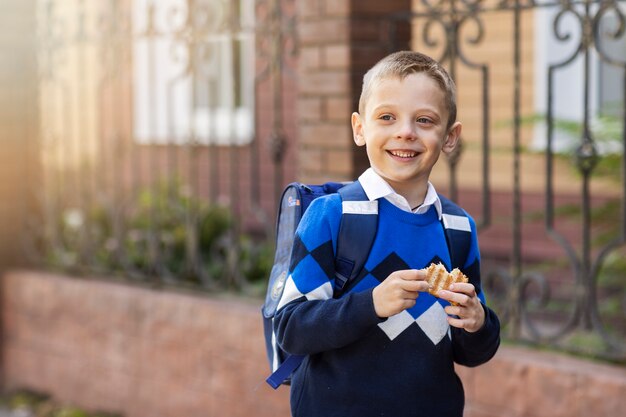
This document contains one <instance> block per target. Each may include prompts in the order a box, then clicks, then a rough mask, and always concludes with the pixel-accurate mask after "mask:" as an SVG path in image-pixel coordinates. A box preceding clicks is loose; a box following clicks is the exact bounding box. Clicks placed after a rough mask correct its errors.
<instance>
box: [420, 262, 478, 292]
mask: <svg viewBox="0 0 626 417" xmlns="http://www.w3.org/2000/svg"><path fill="white" fill-rule="evenodd" d="M425 271H426V282H428V286H429V289H428V292H429V293H430V294H432V295H434V296H435V297H438V294H439V291H441V290H447V289H448V288H450V285H452V284H456V283H457V282H468V278H467V276H466V275H465V274H464V273H463V272H461V271H460V270H459V269H458V268H454V269H453V270H452V272H448V270H447V269H446V267H445V266H443V265H442V264H441V263H438V264H436V265H435V264H434V263H433V264H430V265H429V266H428V268H425Z"/></svg>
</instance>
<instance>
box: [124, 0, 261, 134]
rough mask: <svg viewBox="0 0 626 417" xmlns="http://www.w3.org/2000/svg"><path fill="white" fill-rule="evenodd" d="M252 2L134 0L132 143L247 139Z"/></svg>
mask: <svg viewBox="0 0 626 417" xmlns="http://www.w3.org/2000/svg"><path fill="white" fill-rule="evenodd" d="M188 5H190V6H188ZM254 10H255V8H254V0H234V1H227V2H224V1H219V0H196V1H195V2H190V3H188V2H185V1H182V0H159V1H158V2H157V1H154V0H135V1H134V4H133V23H134V25H135V28H134V39H135V40H134V46H133V100H134V134H135V138H136V141H137V142H138V143H141V144H185V143H189V142H193V143H198V144H204V145H224V146H232V145H235V146H241V145H246V144H248V143H250V142H251V141H252V138H253V136H254V74H255V70H254V68H255V61H254V32H253V24H254Z"/></svg>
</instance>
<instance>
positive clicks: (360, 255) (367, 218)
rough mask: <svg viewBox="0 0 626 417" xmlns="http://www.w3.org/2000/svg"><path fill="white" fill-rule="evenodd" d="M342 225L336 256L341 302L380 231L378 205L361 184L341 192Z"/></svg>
mask: <svg viewBox="0 0 626 417" xmlns="http://www.w3.org/2000/svg"><path fill="white" fill-rule="evenodd" d="M338 193H339V195H340V196H341V208H342V213H341V224H340V226H339V234H338V236H337V253H336V256H335V293H334V297H335V298H338V297H339V296H341V294H343V292H344V291H345V290H346V289H347V288H348V287H349V285H350V283H352V282H353V281H354V280H355V279H356V277H357V276H358V275H359V273H360V272H361V270H362V269H363V266H364V265H365V262H366V261H367V257H368V255H369V253H370V250H371V249H372V245H373V244H374V239H375V238H376V231H377V229H378V201H377V200H374V201H370V200H369V199H368V197H367V194H365V191H364V190H363V187H362V186H361V184H360V183H359V182H358V181H355V182H353V183H351V184H348V185H346V186H345V187H343V188H341V189H339V191H338Z"/></svg>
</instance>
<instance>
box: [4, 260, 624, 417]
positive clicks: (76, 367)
mask: <svg viewBox="0 0 626 417" xmlns="http://www.w3.org/2000/svg"><path fill="white" fill-rule="evenodd" d="M259 309H260V302H259V301H252V302H250V301H245V300H241V299H231V300H225V299H217V298H209V297H205V296H197V295H193V294H182V293H177V292H165V291H159V290H154V289H147V288H142V287H136V286H129V285H124V284H119V283H113V282H108V281H101V280H95V279H89V280H88V279H75V278H69V277H65V276H62V275H56V274H50V273H44V272H39V271H11V272H8V273H6V274H4V276H2V277H1V278H0V311H1V313H0V314H1V321H0V325H1V331H2V344H1V350H0V353H1V355H2V356H1V363H0V365H1V368H0V371H1V373H0V378H1V379H2V381H3V383H4V387H5V388H17V387H29V388H32V389H37V390H41V391H45V392H48V393H50V394H52V395H54V396H55V397H57V398H58V399H59V400H61V401H68V402H71V403H74V404H76V405H79V406H82V407H85V408H87V409H93V410H96V409H101V410H108V411H116V412H120V413H123V414H124V415H125V416H126V417H147V416H150V417H180V416H186V417H194V416H197V417H207V416H208V417H210V416H228V417H237V416H242V417H243V416H246V417H248V416H255V417H266V416H267V417H269V416H288V415H289V405H288V394H289V393H288V390H287V389H285V388H281V389H279V390H278V391H277V392H274V391H273V390H271V389H270V388H269V387H267V385H266V384H265V383H264V378H265V376H266V374H267V361H266V358H265V350H264V342H263V335H262V333H263V331H262V324H261V319H260V311H259ZM458 372H459V375H460V376H461V379H462V380H463V383H464V385H465V389H466V394H467V410H466V413H465V416H466V417H496V416H498V417H502V416H506V417H543V416H546V417H560V416H563V417H566V416H567V417H576V416H580V417H583V416H584V417H587V416H594V417H603V416H604V417H616V416H621V415H623V413H624V410H626V395H624V393H626V368H625V367H614V366H609V365H603V364H596V363H592V362H589V361H583V360H580V359H575V358H570V357H566V356H562V355H557V354H551V353H545V352H536V351H533V350H531V349H525V348H517V347H502V348H501V349H500V351H499V352H498V354H497V355H496V357H495V358H494V359H493V360H492V361H491V362H489V363H488V364H486V365H483V366H481V367H478V368H474V369H468V368H463V367H458Z"/></svg>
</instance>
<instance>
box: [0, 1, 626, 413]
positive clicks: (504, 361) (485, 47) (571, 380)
mask: <svg viewBox="0 0 626 417" xmlns="http://www.w3.org/2000/svg"><path fill="white" fill-rule="evenodd" d="M383 3H384V4H383ZM625 13H626V2H624V1H618V0H595V1H591V0H580V1H570V0H567V1H548V0H546V1H539V0H537V1H533V0H517V1H514V0H499V1H496V0H484V1H481V0H472V1H465V0H464V1H456V0H439V1H428V0H389V1H386V2H379V1H374V0H362V1H358V2H356V1H349V0H334V1H333V0H309V1H300V0H160V1H156V0H97V1H96V0H56V1H55V0H2V2H1V3H0V51H1V53H0V126H1V129H0V137H1V141H0V213H1V214H2V215H1V216H0V232H1V233H0V236H2V238H1V239H0V273H1V274H2V275H1V277H0V278H1V281H0V289H1V291H0V354H1V356H0V384H1V388H2V389H3V392H4V393H5V397H4V398H5V399H4V400H3V401H4V404H6V407H5V408H7V409H10V408H11V407H13V408H14V407H15V406H16V404H23V403H24V404H26V403H32V404H35V405H34V406H32V405H31V406H30V408H29V410H30V412H31V413H39V414H38V415H41V416H43V415H50V416H52V415H55V416H56V415H61V414H59V413H60V412H61V411H59V410H66V409H61V408H58V407H60V406H59V405H57V404H71V405H76V406H80V407H82V408H81V409H80V410H79V409H78V408H76V409H71V410H70V411H72V410H73V412H76V413H79V412H84V413H87V412H96V411H97V410H103V411H102V413H104V412H106V413H109V414H114V415H125V416H129V417H140V416H142V417H143V416H146V417H147V416H150V417H155V416H157V417H158V416H176V417H178V416H183V415H185V416H217V415H226V416H238V415H242V416H243V415H246V416H248V415H256V416H280V415H288V414H289V411H288V410H289V409H288V398H287V397H288V389H287V388H281V389H280V390H279V391H278V392H270V390H268V389H267V388H266V387H265V386H264V382H263V380H264V378H265V376H266V375H265V374H266V373H267V372H268V369H269V368H268V365H267V361H266V359H265V352H264V342H263V337H262V330H261V315H260V306H261V304H262V302H263V297H264V293H265V287H266V283H267V278H268V276H269V271H270V269H271V266H272V263H273V257H274V238H275V219H276V210H277V202H278V199H279V197H280V194H281V192H282V189H283V188H284V187H285V185H287V184H288V183H290V182H293V181H300V182H304V183H322V182H325V181H345V180H353V179H355V178H356V177H358V175H360V173H361V172H362V171H363V170H364V169H365V167H366V166H367V158H366V156H365V154H364V153H363V150H362V149H360V148H356V147H355V146H354V145H353V141H352V132H351V129H350V123H349V117H350V114H351V112H353V111H355V110H356V109H357V103H358V97H359V94H360V87H361V82H362V77H363V74H364V73H365V71H366V70H367V69H369V68H370V67H371V66H372V65H373V64H374V63H376V62H377V61H378V60H379V59H380V58H382V57H383V56H385V55H386V54H388V53H389V52H392V51H396V50H404V49H413V50H418V51H420V52H424V53H426V54H428V55H430V56H432V57H434V58H435V59H437V60H439V61H441V62H442V63H443V64H444V66H445V67H446V68H447V69H448V70H449V72H450V73H451V75H452V76H453V78H454V79H455V80H456V83H457V86H458V108H459V111H458V118H459V120H460V121H462V123H463V126H464V128H463V137H462V147H461V149H459V151H458V152H457V153H455V154H454V155H452V156H450V157H448V158H444V157H442V158H441V160H440V163H439V164H438V166H437V168H436V172H434V174H433V178H432V181H433V182H434V184H435V186H436V187H437V189H438V191H439V192H442V193H443V194H446V195H448V196H449V197H451V198H452V199H453V200H455V201H457V202H458V203H459V204H461V205H462V206H463V207H464V208H465V209H466V210H467V211H468V212H469V213H470V214H471V215H472V216H473V217H474V218H475V219H476V221H477V224H478V225H479V229H480V234H479V239H480V245H481V254H482V280H483V285H484V288H485V291H486V294H487V301H488V303H489V304H490V305H492V306H493V308H494V309H495V310H496V311H497V313H498V314H499V316H500V318H501V320H502V323H503V335H504V336H505V344H504V346H503V348H502V349H501V351H500V352H499V353H498V355H497V356H496V358H495V359H494V360H493V361H492V363H490V364H489V365H486V366H485V367H484V369H483V368H482V367H481V368H479V369H478V370H466V369H459V373H460V375H461V378H462V380H463V382H464V384H465V385H466V391H467V394H468V406H467V415H468V416H472V417H477V416H496V415H499V416H543V415H546V416H547V415H550V416H560V415H563V416H565V415H567V416H572V415H580V416H582V415H585V416H589V415H594V416H617V415H620V414H619V413H620V410H623V408H624V406H626V404H625V402H624V401H626V400H624V399H623V392H624V390H626V247H625V242H626V241H625V239H626V202H625V201H626V169H625V161H624V148H625V146H626V129H625V124H626V115H625V112H624V103H625V102H626V81H625V80H626V34H625V33H624V32H625V30H626V14H625ZM494 390H504V392H505V393H506V395H504V396H503V397H505V398H506V399H505V400H499V399H497V398H494V395H493V392H494ZM620 393H621V394H620ZM498 398H500V397H498ZM42 404H43V405H42ZM53 404H54V405H53ZM83 409H84V410H87V411H81V410H83ZM42 410H43V411H42ZM66 411H67V410H66ZM7 412H8V411H7ZM46 413H48V414H46ZM54 413H56V414H54ZM102 413H101V414H102ZM32 415H35V414H32ZM77 415H78V414H77Z"/></svg>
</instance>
